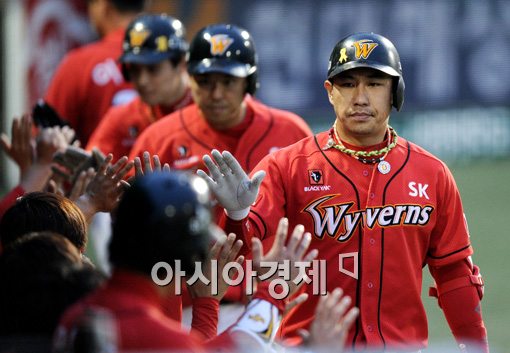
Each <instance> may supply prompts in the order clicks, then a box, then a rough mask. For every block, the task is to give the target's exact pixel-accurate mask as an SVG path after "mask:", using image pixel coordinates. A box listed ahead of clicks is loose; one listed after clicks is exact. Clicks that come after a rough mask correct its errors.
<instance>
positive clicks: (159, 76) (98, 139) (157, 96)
mask: <svg viewBox="0 0 510 353" xmlns="http://www.w3.org/2000/svg"><path fill="white" fill-rule="evenodd" d="M184 36H185V29H184V25H183V24H182V22H181V21H179V20H178V19H175V18H173V17H170V16H167V15H164V14H159V15H155V14H144V15H140V16H138V17H137V18H135V19H134V20H133V22H131V24H130V25H129V26H128V27H127V29H126V33H125V35H124V43H123V51H124V52H123V54H122V56H121V57H120V62H121V63H122V72H123V74H124V78H125V79H126V81H131V82H132V83H133V85H134V87H135V89H136V91H137V92H138V94H139V96H138V97H137V98H135V99H134V100H132V101H131V102H130V103H128V104H124V105H118V106H114V107H111V108H110V109H109V110H108V112H107V113H106V115H105V116H104V117H103V119H102V120H101V122H100V124H99V126H98V127H97V128H96V130H94V133H93V134H92V136H91V137H90V140H89V142H88V146H87V149H89V150H91V149H92V148H93V147H97V148H99V149H100V150H101V151H103V152H104V153H112V154H113V155H114V157H115V158H116V159H117V158H120V157H122V156H127V155H129V152H130V150H131V148H132V147H133V145H134V143H135V140H136V138H137V137H138V136H139V135H140V134H141V133H142V131H143V130H145V128H147V127H148V126H149V125H150V124H152V123H153V122H155V121H157V120H159V119H161V118H162V117H163V116H165V115H168V114H170V113H172V112H174V111H175V110H178V109H180V108H182V107H185V106H187V105H189V104H191V103H192V98H191V92H190V90H189V78H188V73H187V71H186V53H187V51H188V43H187V42H186V40H185V39H184Z"/></svg>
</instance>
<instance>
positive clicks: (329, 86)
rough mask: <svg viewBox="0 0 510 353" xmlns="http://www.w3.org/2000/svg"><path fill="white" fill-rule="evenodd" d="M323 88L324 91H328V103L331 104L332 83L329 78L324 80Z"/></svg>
mask: <svg viewBox="0 0 510 353" xmlns="http://www.w3.org/2000/svg"><path fill="white" fill-rule="evenodd" d="M324 88H325V89H326V92H327V93H328V99H329V103H331V104H333V96H332V91H333V83H331V81H330V80H326V81H324Z"/></svg>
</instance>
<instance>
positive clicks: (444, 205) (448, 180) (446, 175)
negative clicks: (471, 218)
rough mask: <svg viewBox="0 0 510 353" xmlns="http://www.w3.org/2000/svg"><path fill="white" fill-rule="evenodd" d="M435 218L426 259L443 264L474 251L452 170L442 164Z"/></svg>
mask: <svg viewBox="0 0 510 353" xmlns="http://www.w3.org/2000/svg"><path fill="white" fill-rule="evenodd" d="M437 185H438V193H440V195H439V196H438V199H439V202H438V205H437V221H436V225H435V227H434V229H433V230H432V234H431V238H430V245H429V251H428V254H427V259H426V261H427V263H428V265H430V266H444V265H447V264H450V263H453V262H456V261H459V260H462V259H464V258H466V257H468V256H470V255H471V254H472V253H473V249H472V248H471V244H470V241H469V233H468V228H467V222H466V218H465V216H464V210H463V207H462V201H461V199H460V194H459V190H458V189H457V185H456V183H455V180H454V179H453V176H452V174H451V172H450V171H449V170H448V168H447V167H446V165H444V164H443V165H442V171H441V174H440V175H439V177H438V183H437Z"/></svg>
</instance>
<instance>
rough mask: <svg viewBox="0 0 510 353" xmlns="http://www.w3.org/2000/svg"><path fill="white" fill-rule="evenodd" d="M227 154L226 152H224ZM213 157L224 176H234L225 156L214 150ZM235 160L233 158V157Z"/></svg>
mask: <svg viewBox="0 0 510 353" xmlns="http://www.w3.org/2000/svg"><path fill="white" fill-rule="evenodd" d="M224 153H226V152H224ZM211 155H212V156H213V158H214V161H215V162H216V164H217V165H218V168H219V170H220V172H221V174H223V175H227V174H232V169H231V168H230V167H229V165H228V164H227V163H226V162H225V160H224V158H223V155H222V154H221V153H220V152H219V151H218V150H212V152H211ZM232 158H233V157H232Z"/></svg>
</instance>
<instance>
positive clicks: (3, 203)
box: [0, 185, 25, 219]
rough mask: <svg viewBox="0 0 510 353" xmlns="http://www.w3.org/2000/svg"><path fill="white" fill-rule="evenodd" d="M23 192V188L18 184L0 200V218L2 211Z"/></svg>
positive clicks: (0, 217) (2, 214)
mask: <svg viewBox="0 0 510 353" xmlns="http://www.w3.org/2000/svg"><path fill="white" fill-rule="evenodd" d="M24 194H25V190H23V188H22V187H21V186H20V185H18V186H16V187H15V188H14V189H12V190H11V191H10V192H9V193H8V194H7V195H5V196H4V197H3V198H2V199H1V200H0V219H2V217H3V216H4V213H5V212H6V211H7V210H8V209H9V208H10V207H11V206H12V205H13V204H14V203H15V202H16V199H17V198H18V197H20V196H23V195H24Z"/></svg>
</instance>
